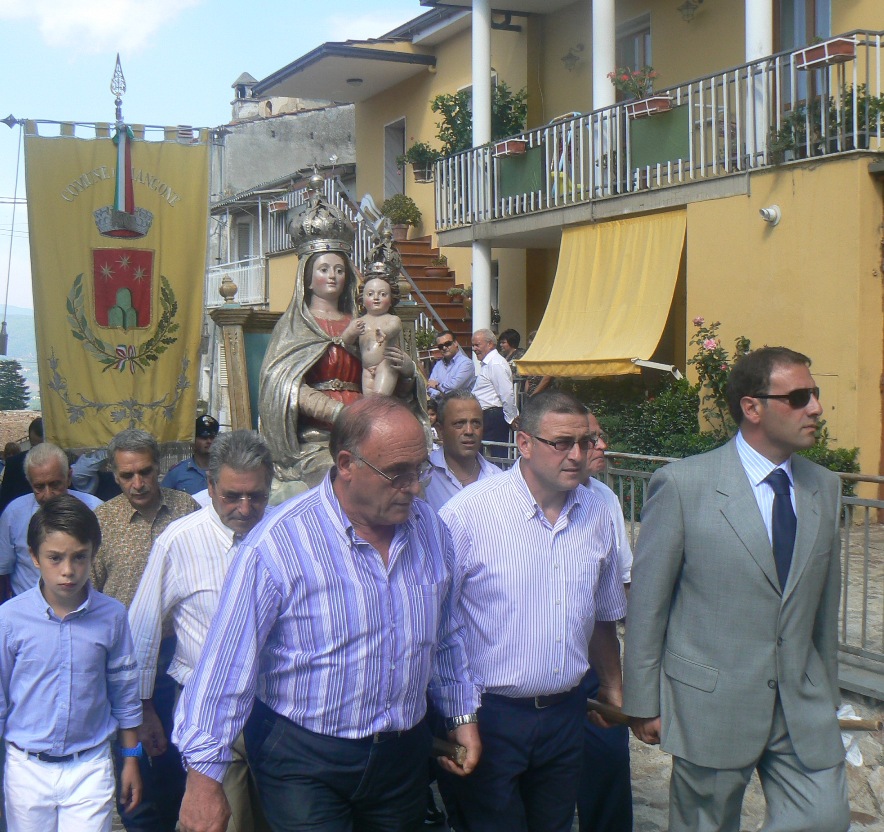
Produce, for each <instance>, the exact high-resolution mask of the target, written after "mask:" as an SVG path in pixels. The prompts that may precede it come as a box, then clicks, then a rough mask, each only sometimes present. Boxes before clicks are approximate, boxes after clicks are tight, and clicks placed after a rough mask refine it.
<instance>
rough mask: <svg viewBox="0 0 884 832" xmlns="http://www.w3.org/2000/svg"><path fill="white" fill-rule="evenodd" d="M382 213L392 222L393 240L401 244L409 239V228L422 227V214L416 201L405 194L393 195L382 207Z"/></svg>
mask: <svg viewBox="0 0 884 832" xmlns="http://www.w3.org/2000/svg"><path fill="white" fill-rule="evenodd" d="M381 213H382V214H383V215H384V216H385V217H386V218H387V219H388V220H389V221H390V225H391V227H392V230H393V239H394V240H395V241H396V242H397V243H401V242H403V241H404V240H407V239H408V226H409V225H420V221H421V212H420V209H419V208H418V207H417V205H416V204H415V201H414V200H413V199H412V198H411V197H410V196H406V195H405V194H393V196H391V197H390V198H389V199H385V200H384V203H383V205H381Z"/></svg>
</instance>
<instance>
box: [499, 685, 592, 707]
mask: <svg viewBox="0 0 884 832" xmlns="http://www.w3.org/2000/svg"><path fill="white" fill-rule="evenodd" d="M577 690H579V688H571V690H566V691H563V692H562V693H550V694H549V695H547V696H503V695H502V694H499V693H487V692H486V693H483V694H482V701H483V702H485V701H486V700H491V701H492V702H508V703H509V704H511V705H522V706H523V707H527V708H536V709H537V710H541V709H543V708H549V707H551V706H553V705H560V704H561V703H562V702H566V701H567V700H569V699H571V698H572V697H573V696H574V693H575V692H576V691H577Z"/></svg>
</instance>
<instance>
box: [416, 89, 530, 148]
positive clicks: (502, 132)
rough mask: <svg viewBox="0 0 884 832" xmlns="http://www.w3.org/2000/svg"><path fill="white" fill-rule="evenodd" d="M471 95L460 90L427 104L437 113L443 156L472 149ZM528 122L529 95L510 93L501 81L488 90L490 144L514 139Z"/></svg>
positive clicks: (442, 95)
mask: <svg viewBox="0 0 884 832" xmlns="http://www.w3.org/2000/svg"><path fill="white" fill-rule="evenodd" d="M471 95H472V93H471V92H470V91H469V90H461V91H460V92H456V93H442V94H440V95H437V96H436V97H435V98H434V99H432V101H430V109H431V110H432V111H433V112H434V113H439V115H440V116H441V121H439V122H437V123H436V127H437V128H438V133H437V134H436V135H437V136H438V137H439V141H440V142H442V155H443V156H451V155H452V154H454V153H460V152H461V151H462V150H469V149H470V148H471V147H472V146H473V111H472V102H471ZM527 118H528V93H527V92H526V90H524V89H521V90H519V91H518V92H513V91H512V90H511V89H510V88H509V86H508V85H507V84H506V83H504V82H503V81H501V82H500V83H499V84H497V85H496V86H494V87H492V88H491V141H497V140H498V139H505V138H506V137H507V136H516V135H518V134H519V133H521V132H522V131H523V130H524V129H525V121H526V120H527Z"/></svg>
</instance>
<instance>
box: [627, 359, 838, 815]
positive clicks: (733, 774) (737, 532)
mask: <svg viewBox="0 0 884 832" xmlns="http://www.w3.org/2000/svg"><path fill="white" fill-rule="evenodd" d="M809 365H810V359H808V358H807V357H806V356H804V355H801V354H800V353H796V352H793V351H792V350H789V349H786V348H785V347H765V348H763V349H759V350H756V351H754V352H752V353H750V354H749V355H747V356H745V357H743V358H742V359H740V360H739V361H738V362H737V364H736V366H735V367H734V369H733V371H732V373H731V377H730V380H729V384H728V407H729V409H730V412H731V415H732V416H733V417H734V420H735V421H736V423H737V424H738V426H739V432H738V434H737V436H736V437H735V438H734V440H733V441H731V442H729V443H728V444H727V445H725V446H724V447H722V448H718V449H717V450H715V451H712V452H710V453H707V454H702V455H701V456H696V457H691V458H688V459H685V460H682V461H680V462H676V463H673V464H671V465H667V466H666V467H664V468H662V469H660V470H659V471H658V472H657V473H656V474H654V476H653V478H652V479H651V484H650V490H649V496H648V501H647V503H646V504H645V507H644V511H643V513H642V530H641V535H640V537H639V541H638V547H637V549H636V553H635V563H634V565H633V571H632V590H631V594H630V598H629V614H628V626H627V637H626V654H625V665H624V706H623V710H624V711H625V712H626V713H627V714H629V715H630V716H631V717H633V719H632V729H633V732H634V733H635V735H636V736H637V737H638V738H639V739H641V740H643V741H644V742H647V743H658V742H660V743H661V744H662V748H663V750H664V751H667V752H669V753H670V754H672V755H673V765H672V779H671V782H670V807H669V824H670V825H669V829H670V832H682V831H683V830H691V832H712V830H722V832H737V830H739V828H740V827H739V821H740V808H741V805H742V801H743V793H744V791H745V788H746V785H747V783H748V782H749V778H750V776H751V775H752V771H753V770H757V771H758V774H759V777H760V779H761V784H762V788H763V790H764V794H765V798H766V800H767V816H766V818H765V823H764V826H763V830H765V832H785V830H796V832H797V830H800V832H813V830H819V832H840V831H841V830H847V828H848V825H849V809H848V805H847V789H846V784H845V774H844V750H843V748H842V745H841V739H840V735H839V732H838V724H837V720H836V718H835V708H836V707H837V705H838V701H839V693H838V682H837V657H836V650H837V638H836V636H837V633H836V627H837V621H838V594H839V583H840V560H839V556H838V553H839V545H840V542H839V534H838V524H837V504H838V490H839V480H838V477H837V476H836V475H834V474H832V473H830V472H829V471H826V470H825V469H823V468H821V467H820V466H818V465H815V464H813V463H811V462H809V461H808V460H806V459H804V458H803V457H800V456H793V454H794V452H795V451H797V450H800V449H802V448H808V447H810V446H811V445H812V444H813V442H814V437H815V431H816V427H817V423H818V421H819V417H820V414H821V413H822V408H821V407H820V402H819V388H818V387H816V385H815V383H814V380H813V378H812V376H811V374H810V370H809ZM777 472H780V473H777ZM796 516H797V522H796Z"/></svg>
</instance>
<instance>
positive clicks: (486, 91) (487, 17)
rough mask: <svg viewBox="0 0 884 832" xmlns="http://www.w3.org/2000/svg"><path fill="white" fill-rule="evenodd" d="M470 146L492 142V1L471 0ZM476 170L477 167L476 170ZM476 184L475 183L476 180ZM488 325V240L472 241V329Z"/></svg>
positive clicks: (489, 256)
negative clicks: (471, 108) (471, 144)
mask: <svg viewBox="0 0 884 832" xmlns="http://www.w3.org/2000/svg"><path fill="white" fill-rule="evenodd" d="M472 23H473V55H472V59H473V147H479V146H480V145H483V144H486V143H487V142H490V141H491V2H490V0H473V20H472ZM477 173H478V170H477ZM476 186H477V187H478V182H477V183H476ZM490 327H491V243H490V242H488V241H486V240H477V241H475V242H474V243H473V331H474V332H475V331H476V330H477V329H489V328H490Z"/></svg>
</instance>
